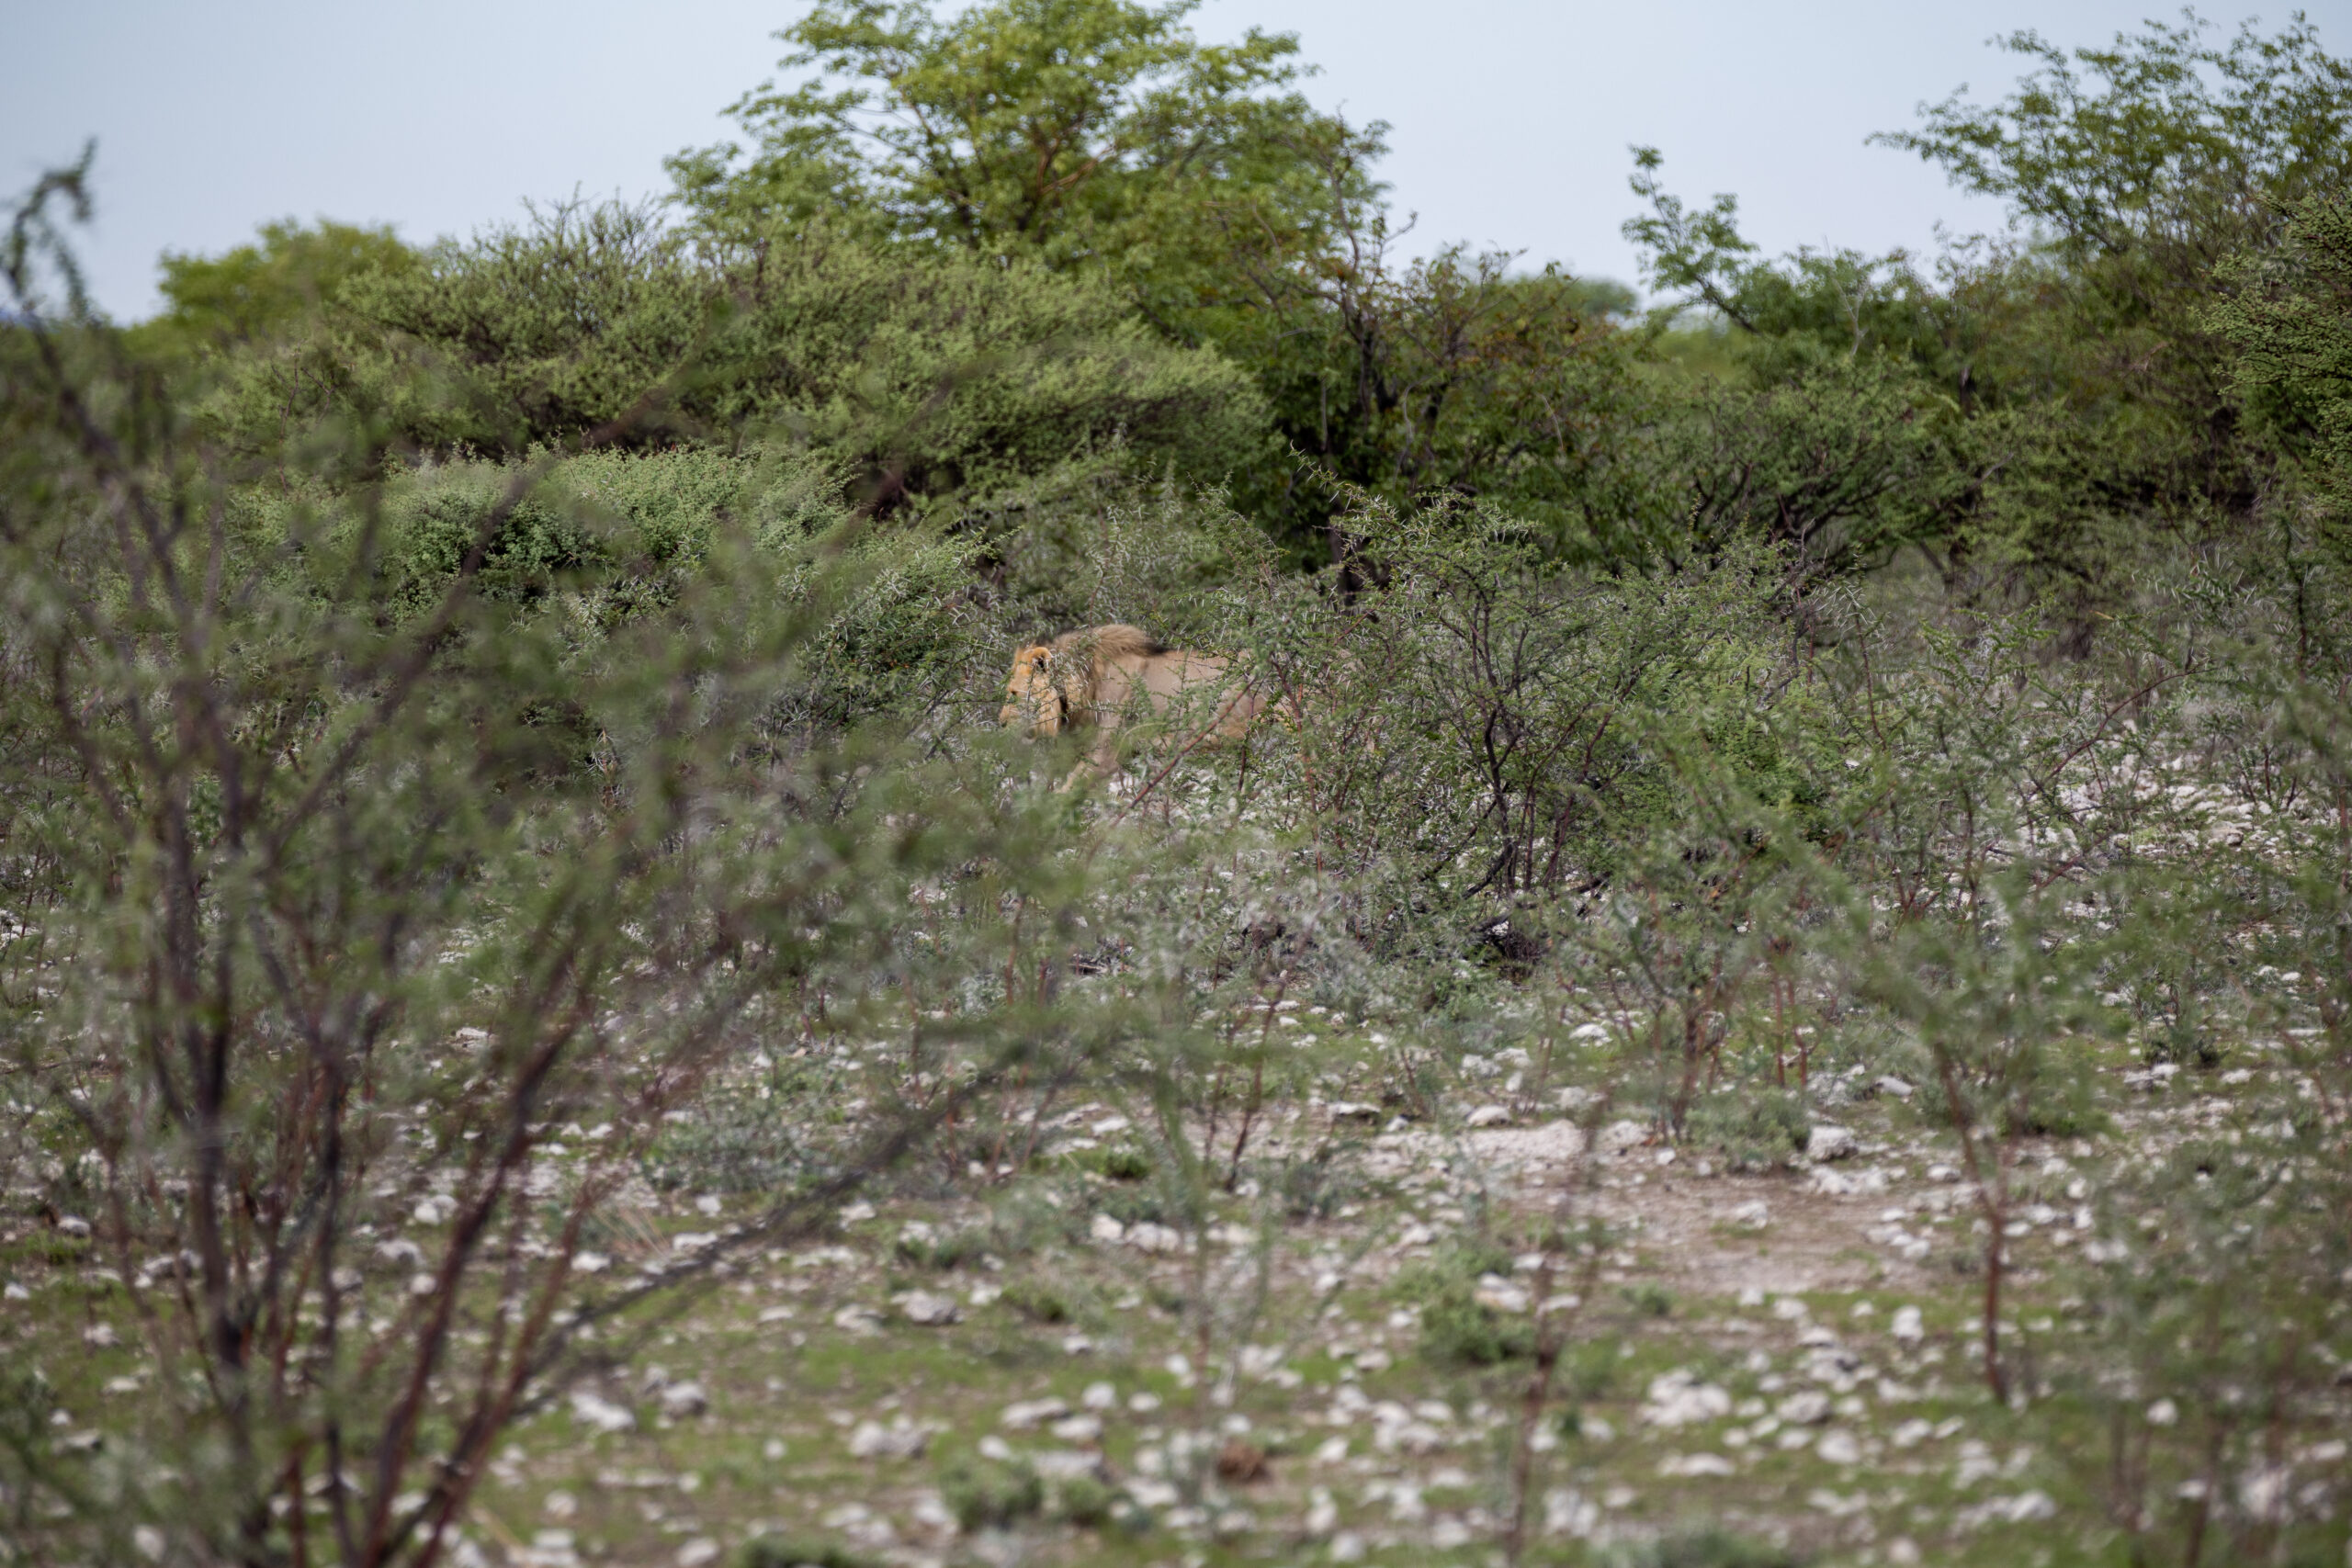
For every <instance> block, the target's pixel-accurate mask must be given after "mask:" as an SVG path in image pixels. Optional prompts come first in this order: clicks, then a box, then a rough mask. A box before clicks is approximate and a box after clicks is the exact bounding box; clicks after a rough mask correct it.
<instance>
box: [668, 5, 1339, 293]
mask: <svg viewBox="0 0 2352 1568" xmlns="http://www.w3.org/2000/svg"><path fill="white" fill-rule="evenodd" d="M1197 3H1198V0H1170V3H1169V4H1165V5H1160V6H1144V5H1136V4H1134V3H1132V0H989V3H988V4H983V5H978V6H972V7H970V8H968V9H965V10H961V11H957V12H955V13H954V14H951V15H945V16H943V15H941V14H939V13H940V10H941V8H940V7H939V6H936V5H935V4H933V3H932V0H902V3H901V4H899V5H896V6H892V5H887V4H883V3H881V0H819V4H818V5H817V6H815V7H814V8H813V9H812V10H811V11H810V12H809V15H808V16H807V17H803V18H802V19H801V20H799V21H798V22H796V23H794V24H793V25H792V26H791V27H789V28H786V29H784V31H783V32H781V33H779V34H778V35H777V36H778V37H779V38H780V39H783V40H784V41H785V42H786V43H789V44H791V45H792V46H793V51H792V52H791V53H789V54H787V55H786V56H785V58H784V60H783V62H781V63H782V64H783V65H784V67H785V68H786V69H787V70H790V71H795V72H801V73H810V74H809V76H808V77H807V79H806V80H803V81H802V82H800V83H799V84H798V85H792V86H788V87H779V86H778V85H775V83H774V82H769V83H763V84H762V85H760V86H759V87H757V88H755V89H753V90H752V92H750V93H747V94H745V95H744V96H742V97H741V98H740V99H739V100H737V102H736V103H735V104H734V105H733V107H731V108H730V109H729V111H728V112H729V114H730V115H732V116H733V118H735V120H736V121H737V123H738V124H739V125H741V127H742V129H743V131H744V133H745V137H746V142H722V143H719V144H718V145H715V146H710V147H705V148H700V149H695V150H690V151H687V152H681V153H679V154H677V155H676V156H674V157H673V158H672V159H671V160H670V164H669V166H670V169H671V173H672V175H673V178H674V179H675V181H676V184H677V191H678V196H679V198H680V199H681V200H683V201H684V203H685V205H686V206H687V207H688V208H689V209H691V210H693V211H694V212H695V214H696V216H697V217H698V218H699V219H700V220H702V221H703V222H704V223H706V224H707V225H709V226H711V227H713V228H714V229H717V230H720V231H735V232H743V231H749V230H751V229H753V228H757V227H758V226H760V225H761V224H762V223H763V222H764V221H766V220H769V219H771V218H774V217H776V216H785V217H789V218H795V219H806V218H809V217H813V216H817V215H819V214H822V213H831V212H835V211H839V210H842V209H849V210H852V211H854V212H855V213H857V214H858V215H859V217H860V218H861V220H864V221H866V222H869V223H872V224H873V225H875V226H876V228H879V229H881V230H883V231H886V232H888V233H891V234H894V235H898V236H900V237H904V238H912V239H923V240H931V241H936V242H938V243H945V244H950V245H954V246H957V247H960V248H962V249H965V250H967V251H970V252H973V253H975V254H983V255H990V256H1010V255H1023V256H1035V257H1038V258H1041V259H1043V260H1045V261H1046V263H1047V264H1048V265H1054V266H1057V267H1069V266H1074V265H1104V264H1107V265H1112V266H1114V267H1115V268H1118V269H1120V270H1122V271H1132V272H1139V273H1142V274H1146V275H1150V274H1155V273H1159V272H1162V271H1165V270H1167V269H1168V268H1169V267H1170V265H1176V264H1180V263H1181V262H1182V260H1184V259H1187V257H1186V253H1187V252H1188V251H1189V250H1191V249H1193V242H1194V241H1195V239H1196V237H1197V236H1198V234H1199V233H1200V231H1202V230H1203V228H1204V213H1205V211H1206V209H1211V208H1215V207H1218V206H1222V205H1231V204H1233V203H1236V202H1249V201H1252V200H1261V199H1262V198H1263V197H1265V196H1267V195H1268V194H1269V193H1272V192H1276V191H1279V190H1280V189H1281V188H1282V187H1284V186H1299V185H1302V184H1303V183H1304V182H1303V181H1302V175H1303V174H1304V173H1305V171H1303V170H1302V169H1301V167H1300V165H1299V161H1298V158H1297V155H1296V151H1295V141H1296V140H1297V138H1298V137H1299V135H1300V134H1301V133H1302V132H1308V131H1312V130H1316V129H1317V128H1319V127H1323V126H1325V125H1327V124H1328V122H1327V121H1326V120H1325V119H1324V118H1323V117H1321V116H1318V115H1317V113H1316V111H1315V110H1314V109H1313V108H1312V107H1309V106H1308V104H1307V103H1306V99H1305V98H1304V97H1302V96H1300V95H1299V94H1298V93H1297V92H1296V91H1295V87H1294V84H1295V82H1296V81H1297V79H1298V78H1299V77H1300V76H1301V75H1303V74H1304V73H1305V68H1303V67H1301V66H1300V65H1299V64H1297V63H1296V62H1295V58H1294V57H1295V55H1296V54H1297V52H1298V40H1297V39H1296V37H1295V35H1292V34H1287V33H1273V34H1270V33H1265V32H1262V31H1260V30H1258V29H1256V28H1252V29H1250V32H1248V33H1247V34H1245V35H1244V36H1243V38H1242V39H1241V40H1240V41H1239V42H1238V43H1233V44H1203V43H1201V42H1199V41H1198V40H1197V39H1194V38H1193V34H1192V32H1191V31H1190V30H1189V29H1188V28H1185V27H1184V26H1183V25H1182V22H1183V17H1185V15H1186V13H1188V12H1190V11H1191V10H1192V9H1193V6H1195V5H1196V4H1197ZM1276 205H1278V206H1283V205H1292V206H1295V202H1293V203H1283V202H1282V201H1280V200H1277V203H1276Z"/></svg>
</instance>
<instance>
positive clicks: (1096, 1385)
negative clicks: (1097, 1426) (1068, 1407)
mask: <svg viewBox="0 0 2352 1568" xmlns="http://www.w3.org/2000/svg"><path fill="white" fill-rule="evenodd" d="M1078 1402H1079V1403H1080V1404H1082V1405H1084V1406H1086V1408H1087V1409H1089V1410H1116V1409H1117V1408H1118V1407H1119V1391H1118V1390H1117V1389H1115V1388H1114V1387H1112V1386H1111V1385H1110V1384H1109V1383H1107V1382H1091V1383H1088V1384H1087V1385H1086V1392H1085V1393H1082V1394H1080V1396H1079V1401H1078Z"/></svg>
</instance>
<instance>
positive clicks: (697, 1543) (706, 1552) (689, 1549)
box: [677, 1535, 718, 1568]
mask: <svg viewBox="0 0 2352 1568" xmlns="http://www.w3.org/2000/svg"><path fill="white" fill-rule="evenodd" d="M677 1562H678V1568H703V1564H705V1563H707V1562H718V1542H717V1541H715V1540H711V1539H710V1537H708V1536H707V1535H698V1536H696V1537H695V1539H694V1540H690V1541H688V1542H686V1543H685V1544H684V1546H681V1547H680V1548H678V1557H677Z"/></svg>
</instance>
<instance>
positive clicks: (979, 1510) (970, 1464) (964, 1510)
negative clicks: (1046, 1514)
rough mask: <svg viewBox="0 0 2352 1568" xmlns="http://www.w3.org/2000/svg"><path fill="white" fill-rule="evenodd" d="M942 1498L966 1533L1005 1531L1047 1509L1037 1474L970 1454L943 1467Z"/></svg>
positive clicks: (1026, 1469) (1042, 1484) (940, 1474)
mask: <svg viewBox="0 0 2352 1568" xmlns="http://www.w3.org/2000/svg"><path fill="white" fill-rule="evenodd" d="M939 1495H940V1496H941V1497H942V1498H943V1499H944V1501H945V1502H946V1504H947V1510H948V1512H950V1513H952V1514H954V1515H955V1516H956V1523H957V1524H958V1525H960V1526H962V1527H963V1528H964V1529H967V1530H980V1529H1004V1528H1005V1527H1006V1526H1008V1525H1014V1524H1018V1523H1020V1522H1021V1521H1022V1520H1023V1519H1026V1518H1031V1517H1035V1515H1036V1514H1037V1513H1038V1512H1039V1511H1040V1510H1042V1509H1043V1508H1044V1507H1045V1506H1046V1484H1045V1483H1044V1482H1042V1481H1040V1480H1039V1479H1038V1478H1037V1472H1035V1471H1034V1470H1032V1469H1030V1468H1029V1467H1028V1466H1027V1465H1025V1464H1006V1463H1001V1462H1000V1461H996V1460H989V1459H980V1458H978V1457H975V1456H973V1455H968V1454H967V1455H962V1456H959V1457H957V1458H956V1459H955V1460H952V1461H949V1462H948V1463H947V1464H946V1465H944V1467H942V1469H941V1470H940V1472H939Z"/></svg>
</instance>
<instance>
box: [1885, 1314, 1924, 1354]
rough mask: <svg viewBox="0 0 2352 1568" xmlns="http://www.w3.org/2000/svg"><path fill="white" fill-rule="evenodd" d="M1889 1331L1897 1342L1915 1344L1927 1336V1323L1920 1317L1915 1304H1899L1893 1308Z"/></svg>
mask: <svg viewBox="0 0 2352 1568" xmlns="http://www.w3.org/2000/svg"><path fill="white" fill-rule="evenodd" d="M1891 1332H1892V1333H1893V1334H1894V1337H1895V1339H1896V1340H1897V1341H1898V1342H1900V1343H1902V1344H1905V1345H1917V1343H1918V1342H1919V1341H1920V1340H1922V1339H1924V1338H1926V1337H1928V1327H1927V1325H1926V1323H1925V1322H1923V1321H1922V1320H1921V1318H1920V1315H1919V1309H1918V1308H1917V1307H1915V1306H1899V1307H1896V1308H1895V1309H1894V1324H1893V1325H1892V1328H1891Z"/></svg>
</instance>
